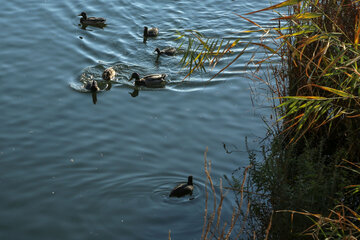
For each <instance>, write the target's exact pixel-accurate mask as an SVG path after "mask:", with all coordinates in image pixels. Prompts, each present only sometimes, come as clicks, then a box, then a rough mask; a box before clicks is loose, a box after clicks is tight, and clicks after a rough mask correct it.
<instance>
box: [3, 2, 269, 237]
mask: <svg viewBox="0 0 360 240" xmlns="http://www.w3.org/2000/svg"><path fill="white" fill-rule="evenodd" d="M1 4H2V6H1V8H0V15H1V19H2V21H3V23H2V26H1V31H0V39H1V51H0V59H1V61H0V69H1V71H0V88H1V94H0V101H1V105H0V111H1V115H0V121H1V125H0V164H1V167H0V190H1V198H0V239H36V240H39V239H59V240H60V239H61V240H64V239H167V236H168V231H169V229H170V230H171V232H172V234H171V235H172V238H173V239H199V238H200V236H201V231H202V225H203V214H204V202H205V195H204V181H205V173H204V157H203V155H204V151H205V149H206V147H208V149H209V151H208V159H209V160H211V162H212V177H213V180H214V182H215V184H216V185H218V184H219V178H221V177H223V175H228V176H229V175H230V174H231V172H232V171H233V170H235V169H236V168H239V167H245V166H246V165H247V163H248V157H247V153H246V151H245V144H244V140H245V137H248V140H249V146H250V148H257V146H258V145H257V143H256V140H258V139H259V138H261V137H263V136H264V135H265V132H266V127H265V125H264V123H263V121H262V120H261V115H262V114H267V113H268V112H269V109H267V108H265V105H266V104H267V103H266V101H265V102H264V106H262V103H261V104H259V103H256V104H255V106H253V105H252V102H251V99H250V95H251V93H250V90H249V86H250V85H252V83H251V81H250V80H249V79H248V77H247V76H248V75H247V72H248V71H249V68H250V69H251V68H253V67H251V66H250V67H249V68H247V67H246V63H247V61H248V60H249V58H250V57H251V55H250V54H248V55H243V56H242V58H240V59H239V60H238V61H237V62H236V63H235V64H234V65H232V66H231V67H230V68H229V69H228V70H227V71H226V72H225V73H224V74H222V75H220V76H219V77H217V78H216V79H214V80H212V81H211V82H208V79H209V78H210V77H211V76H212V74H213V73H214V72H212V73H202V74H200V73H195V74H194V75H193V76H192V77H191V78H190V79H187V80H185V81H182V80H183V78H184V76H185V72H184V71H183V70H181V68H180V66H179V64H178V63H179V61H180V59H181V55H177V56H175V57H161V58H160V59H159V60H158V61H157V60H156V54H155V53H154V52H153V51H154V49H155V48H156V47H161V48H162V47H167V46H174V47H177V46H178V45H179V43H180V42H179V41H174V39H175V38H176V37H177V36H176V31H177V30H178V31H183V30H185V29H196V30H199V31H200V32H202V33H204V34H206V35H208V36H212V37H220V36H223V37H227V38H232V39H234V38H236V37H243V39H242V40H243V41H244V42H247V41H251V40H255V39H256V38H257V37H258V36H260V33H252V34H248V35H246V34H239V33H237V32H238V31H242V30H254V29H256V28H255V27H254V26H252V25H250V24H249V23H248V22H246V21H244V20H242V19H241V18H239V17H238V16H236V15H235V14H234V13H237V14H244V13H246V12H250V11H253V10H257V9H261V8H264V7H266V6H269V3H268V0H260V1H245V0H235V1H230V0H225V1H224V0H221V1H220V0H204V1H198V2H194V1H190V0H180V1H162V0H157V1H148V0H145V1H125V0H117V1H116V0H108V1H105V0H101V1H95V0H89V1H74V0H64V1H58V0H43V1H40V0H37V1H35V0H26V1H20V0H11V1H3V2H2V3H1ZM82 11H86V12H87V13H88V15H89V16H98V17H106V18H107V26H106V27H105V28H103V29H101V28H96V27H90V26H89V27H87V28H86V29H82V28H81V26H79V19H80V17H78V16H77V15H78V14H79V13H80V12H82ZM267 14H268V13H260V14H257V15H256V16H255V15H254V16H252V18H251V19H252V20H255V21H257V22H258V23H260V24H267V22H268V16H267ZM144 26H157V27H159V29H160V34H159V36H158V37H157V38H155V39H149V40H148V41H147V43H146V44H144V43H143V39H142V32H143V27H144ZM243 45H245V44H243ZM239 51H240V48H239V49H237V50H235V53H236V52H239ZM232 57H233V56H232ZM232 57H227V58H225V59H224V61H223V63H222V65H221V64H220V65H219V67H222V66H225V65H226V64H227V63H229V62H230V60H231V59H232ZM110 66H113V67H114V68H115V69H116V70H117V77H116V80H115V81H114V82H113V83H112V85H111V88H110V87H109V88H108V91H102V92H99V93H98V94H97V103H96V104H93V99H92V94H91V93H89V92H86V91H84V90H83V88H82V82H81V81H82V80H84V79H90V78H92V79H95V80H98V81H99V85H100V86H104V85H105V84H104V83H102V81H101V73H102V71H103V70H104V69H105V68H106V67H110ZM134 71H136V72H139V73H140V75H145V74H149V73H158V72H159V73H160V72H161V73H166V74H168V77H167V79H168V80H169V83H168V85H167V86H166V87H165V88H163V89H141V90H140V92H139V94H138V96H136V97H133V96H131V95H130V94H129V93H132V92H133V90H134V88H133V86H132V85H131V84H130V83H129V82H127V81H126V80H127V79H128V78H129V77H130V74H131V73H132V72H134ZM224 143H225V144H226V146H227V147H228V149H229V150H235V152H233V153H232V154H227V153H226V151H225V149H224V147H223V144H224ZM188 175H192V176H194V184H195V190H194V194H193V196H192V197H185V198H181V199H170V198H168V194H169V192H170V190H171V189H172V187H174V186H175V185H176V184H177V183H179V182H182V181H186V179H187V176H188ZM229 196H230V195H229ZM232 201H233V200H232V198H231V197H229V198H227V199H226V200H225V203H224V207H223V215H222V216H223V217H224V219H226V218H229V217H230V216H231V210H232V204H233V202H232Z"/></svg>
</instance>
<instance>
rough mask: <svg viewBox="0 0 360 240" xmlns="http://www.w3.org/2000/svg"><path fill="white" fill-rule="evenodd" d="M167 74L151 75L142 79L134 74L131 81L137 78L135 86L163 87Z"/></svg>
mask: <svg viewBox="0 0 360 240" xmlns="http://www.w3.org/2000/svg"><path fill="white" fill-rule="evenodd" d="M165 77H166V74H151V75H147V76H145V77H142V78H140V75H139V74H138V73H133V74H132V75H131V78H130V79H129V81H131V80H132V79H134V78H135V86H146V87H163V86H164V85H165Z"/></svg>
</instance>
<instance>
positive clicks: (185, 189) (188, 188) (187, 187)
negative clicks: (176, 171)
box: [169, 176, 194, 198]
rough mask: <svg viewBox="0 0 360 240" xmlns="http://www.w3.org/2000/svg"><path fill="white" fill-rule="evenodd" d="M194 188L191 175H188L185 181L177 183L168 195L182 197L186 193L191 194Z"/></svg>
mask: <svg viewBox="0 0 360 240" xmlns="http://www.w3.org/2000/svg"><path fill="white" fill-rule="evenodd" d="M193 190H194V185H193V179H192V176H189V177H188V181H187V183H181V184H179V185H177V186H176V187H175V188H174V189H173V190H172V191H171V193H170V195H169V197H178V198H179V197H184V196H186V195H192V192H193Z"/></svg>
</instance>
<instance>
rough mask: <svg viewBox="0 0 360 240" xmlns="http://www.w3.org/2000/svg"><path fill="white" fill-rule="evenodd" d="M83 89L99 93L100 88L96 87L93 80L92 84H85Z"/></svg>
mask: <svg viewBox="0 0 360 240" xmlns="http://www.w3.org/2000/svg"><path fill="white" fill-rule="evenodd" d="M85 88H86V89H87V90H89V91H92V92H97V91H100V88H99V87H98V85H97V82H96V81H95V80H92V82H87V83H86V85H85Z"/></svg>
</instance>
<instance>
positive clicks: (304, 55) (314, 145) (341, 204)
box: [181, 0, 360, 239]
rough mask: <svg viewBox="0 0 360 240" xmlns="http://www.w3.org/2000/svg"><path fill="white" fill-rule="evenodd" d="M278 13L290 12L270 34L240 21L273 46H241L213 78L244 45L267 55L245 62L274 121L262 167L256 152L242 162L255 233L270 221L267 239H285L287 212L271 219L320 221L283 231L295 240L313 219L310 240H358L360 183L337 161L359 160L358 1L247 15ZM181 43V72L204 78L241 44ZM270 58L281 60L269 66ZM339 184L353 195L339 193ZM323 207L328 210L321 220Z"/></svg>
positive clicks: (316, 0) (295, 5)
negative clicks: (265, 92) (254, 69)
mask: <svg viewBox="0 0 360 240" xmlns="http://www.w3.org/2000/svg"><path fill="white" fill-rule="evenodd" d="M281 7H288V9H289V12H288V14H287V15H285V14H283V13H282V12H276V13H277V14H278V17H277V18H274V19H273V20H274V21H278V23H279V26H277V27H271V28H263V27H262V26H260V25H258V24H257V23H255V22H253V21H252V20H250V19H249V18H248V17H245V16H240V15H238V16H239V17H241V18H242V19H244V20H246V21H248V22H250V23H251V24H254V25H256V26H257V27H259V30H258V31H263V32H264V33H265V34H266V35H267V36H269V35H271V34H273V35H272V36H274V37H273V38H272V40H273V41H272V42H271V43H269V41H266V42H265V41H262V39H260V40H259V42H252V43H248V45H246V46H245V47H244V48H243V51H240V53H239V54H238V55H234V57H233V59H232V61H230V63H229V64H228V65H226V66H225V67H223V68H222V69H221V70H220V71H219V72H218V73H217V74H215V76H214V77H216V76H217V75H218V74H219V73H220V72H222V71H224V70H226V68H227V67H229V66H230V65H231V64H232V63H233V62H235V61H236V60H237V59H238V58H239V57H241V55H242V54H243V53H244V51H246V48H247V47H248V46H249V45H257V46H258V47H260V48H261V49H263V50H264V51H265V52H267V54H266V55H265V56H264V58H263V59H261V60H258V61H256V62H253V64H256V65H258V66H259V67H260V66H261V65H263V64H264V63H266V64H267V67H268V70H269V72H268V75H267V76H265V77H264V76H261V75H258V73H252V75H251V76H252V77H253V78H254V79H256V80H258V81H261V82H263V83H265V84H266V85H267V86H268V88H269V90H270V93H271V95H272V98H271V101H272V103H273V105H274V116H275V119H276V121H275V122H273V121H269V122H267V124H268V127H269V138H268V140H269V144H268V145H266V146H265V145H264V146H263V153H262V155H261V157H262V160H257V159H256V156H255V154H254V152H251V151H250V154H249V155H250V160H251V163H252V165H253V167H252V168H251V169H250V178H249V179H250V182H251V183H253V184H252V185H251V186H253V187H254V188H253V189H251V188H249V189H247V192H248V193H250V194H247V197H248V198H249V200H250V202H252V206H251V207H252V209H251V212H252V213H254V215H256V217H257V218H258V220H259V218H260V222H261V223H262V224H261V225H257V226H262V229H260V230H261V231H259V232H260V235H261V234H262V235H263V236H265V234H266V236H268V234H269V231H268V228H267V224H266V223H267V222H269V221H270V220H271V221H272V224H271V226H272V228H271V236H272V238H274V239H279V238H281V237H284V236H283V235H278V234H280V233H281V231H282V232H284V228H285V226H286V224H287V225H289V224H288V223H291V224H292V223H293V222H294V221H293V220H294V219H293V218H297V217H296V216H294V214H291V216H289V215H288V216H284V215H279V214H284V213H289V211H287V212H284V211H279V210H280V209H293V210H292V211H290V212H291V213H295V212H297V213H303V216H313V217H318V221H316V220H311V221H310V220H309V219H307V220H308V221H306V220H305V221H303V222H302V223H301V224H299V223H297V226H293V225H291V224H290V225H291V226H289V228H288V229H289V231H288V234H290V235H291V236H292V237H294V238H295V237H299V235H298V233H299V232H301V230H300V229H301V227H305V226H306V228H307V227H308V225H311V223H312V221H314V222H315V223H316V224H315V226H317V227H318V228H316V229H317V231H313V233H314V234H315V235H312V237H313V238H322V237H324V236H325V237H326V236H328V237H334V236H337V237H339V238H340V236H343V237H345V236H347V237H349V236H351V237H356V236H358V229H357V225H356V223H358V221H359V218H358V216H359V214H358V211H359V209H358V206H359V205H360V204H359V203H360V200H359V194H358V193H359V185H357V184H354V183H358V180H359V175H358V174H354V171H352V173H353V174H351V173H349V172H346V171H344V169H342V168H339V167H338V166H339V164H340V163H341V162H342V161H347V162H349V163H351V164H356V163H357V162H358V161H359V159H358V156H359V155H360V142H359V141H358V138H359V136H360V69H359V60H360V51H359V39H360V2H359V1H357V0H339V1H337V0H304V1H302V0H287V1H284V2H282V3H279V4H276V5H274V6H271V7H268V8H264V9H261V10H258V11H255V12H251V13H248V15H251V14H255V13H257V12H260V11H269V10H273V11H276V9H278V8H281ZM269 33H271V34H269ZM191 35H193V36H191ZM184 37H187V39H188V40H187V43H188V48H187V52H186V53H185V55H184V57H183V59H182V64H183V66H184V67H187V68H188V69H189V72H188V74H187V76H186V77H188V76H190V75H191V74H192V73H193V72H194V71H196V70H201V71H206V67H205V66H206V64H209V66H210V67H214V66H215V65H216V64H218V63H219V62H220V60H221V58H222V57H223V56H225V54H228V53H229V54H230V52H231V50H232V49H233V48H234V47H235V46H237V45H240V43H241V42H240V40H239V39H237V40H233V41H232V42H227V43H226V44H223V41H220V40H215V39H209V40H206V38H205V37H204V36H203V35H201V34H198V33H196V32H190V34H183V35H181V38H182V39H184ZM267 40H268V38H267ZM184 42H185V44H186V41H185V40H183V44H184ZM242 45H244V44H242ZM274 58H276V59H280V61H277V62H276V63H275V64H274V63H273V62H271V60H272V59H274ZM262 74H263V72H262ZM264 75H265V74H264ZM236 179H237V178H236V177H233V179H232V180H233V183H232V184H235V185H236V183H237V182H236ZM347 185H350V186H351V187H352V188H351V189H352V191H353V193H354V194H352V195H349V194H347V193H346V191H347V189H348V188H346V186H347ZM234 189H236V188H234ZM251 190H252V193H254V194H251ZM315 203H316V204H315ZM331 206H335V207H334V208H333V210H331V211H330V213H329V214H327V213H326V212H329V211H328V209H329V208H331ZM303 209H306V210H307V211H304V210H303ZM339 209H340V210H341V211H339ZM272 210H275V212H274V211H272ZM310 211H312V212H317V213H316V214H312V213H310ZM339 212H341V213H339ZM273 213H274V214H273ZM326 215H327V216H328V217H323V216H326ZM334 216H335V217H338V219H337V220H335V219H334V218H333V217H334ZM325 220H326V221H325ZM250 221H252V219H250ZM254 221H257V220H254ZM344 221H345V222H346V223H347V224H345V223H344ZM275 222H276V224H275ZM297 222H298V221H297ZM344 226H345V227H344ZM343 227H344V228H343ZM311 229H315V228H314V227H313V228H310V230H311ZM324 229H326V231H324ZM299 230H300V231H299ZM340 232H341V233H342V234H340ZM304 233H306V232H304ZM345 233H346V234H347V233H350V235H349V234H348V235H346V234H345ZM352 233H356V234H357V235H356V234H355V235H351V234H352ZM316 234H318V235H316ZM287 237H289V235H287ZM302 237H303V236H300V238H302Z"/></svg>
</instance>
